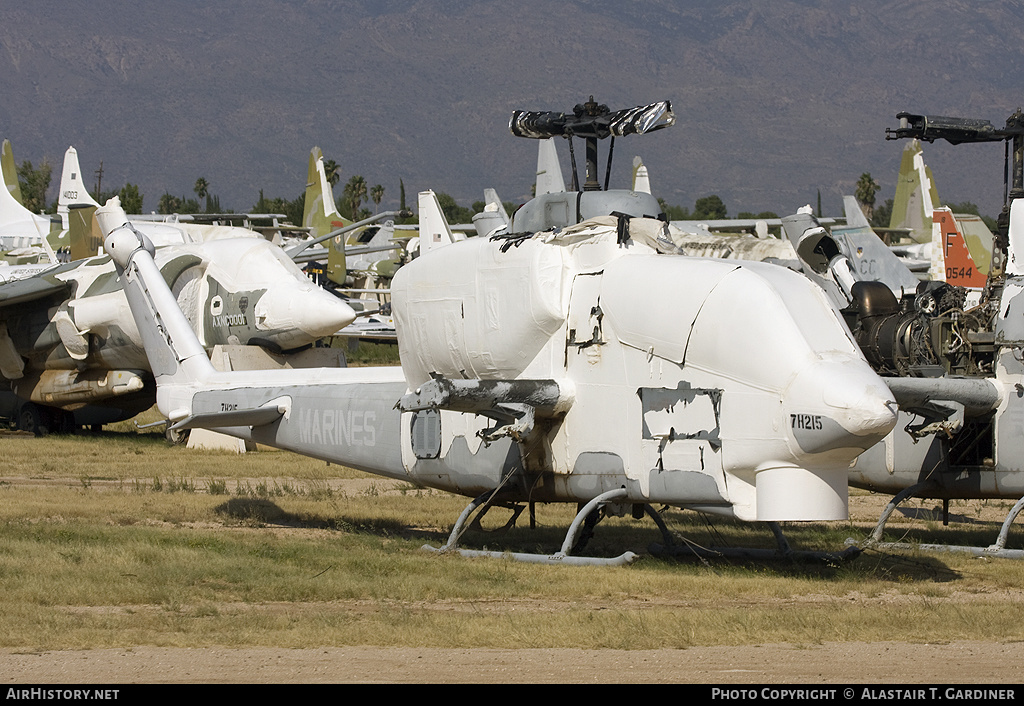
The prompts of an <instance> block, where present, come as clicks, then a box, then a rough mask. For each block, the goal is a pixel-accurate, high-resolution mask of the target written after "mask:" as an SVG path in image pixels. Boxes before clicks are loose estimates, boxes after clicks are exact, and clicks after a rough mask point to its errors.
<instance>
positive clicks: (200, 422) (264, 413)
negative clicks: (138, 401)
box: [170, 400, 288, 430]
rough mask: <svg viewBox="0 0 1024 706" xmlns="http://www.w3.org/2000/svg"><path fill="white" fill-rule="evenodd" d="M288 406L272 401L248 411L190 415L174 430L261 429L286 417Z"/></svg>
mask: <svg viewBox="0 0 1024 706" xmlns="http://www.w3.org/2000/svg"><path fill="white" fill-rule="evenodd" d="M287 409H288V408H287V405H286V404H284V403H283V402H278V401H277V400H272V401H270V402H268V403H267V404H265V405H261V406H259V407H251V408H248V409H230V410H223V411H220V412H205V413H203V412H201V413H198V414H190V415H189V416H187V417H185V418H184V419H182V420H181V421H179V422H176V423H175V424H173V425H172V426H171V427H170V428H171V429H172V430H178V429H213V428H217V429H227V428H230V427H259V426H264V425H265V424H271V423H273V422H276V421H277V420H278V419H280V418H281V417H283V416H284V413H285V412H286V411H287Z"/></svg>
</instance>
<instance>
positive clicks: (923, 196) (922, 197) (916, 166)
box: [889, 140, 939, 243]
mask: <svg viewBox="0 0 1024 706" xmlns="http://www.w3.org/2000/svg"><path fill="white" fill-rule="evenodd" d="M938 205H939V193H938V191H937V190H936V188H935V180H934V179H933V178H932V170H931V169H930V168H929V167H928V166H927V165H926V164H925V163H924V156H923V155H922V154H921V142H920V141H919V140H911V141H910V142H909V143H908V144H907V146H906V147H905V148H904V149H903V157H902V159H901V160H900V176H899V180H898V181H897V182H896V196H895V198H894V199H893V202H892V217H891V219H890V221H889V227H890V228H909V229H910V230H911V236H910V237H912V238H913V239H914V240H915V241H917V242H918V243H927V242H930V241H931V239H932V211H934V210H935V209H936V208H937V207H938Z"/></svg>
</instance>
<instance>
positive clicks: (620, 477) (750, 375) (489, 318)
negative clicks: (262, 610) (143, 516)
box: [98, 204, 896, 563]
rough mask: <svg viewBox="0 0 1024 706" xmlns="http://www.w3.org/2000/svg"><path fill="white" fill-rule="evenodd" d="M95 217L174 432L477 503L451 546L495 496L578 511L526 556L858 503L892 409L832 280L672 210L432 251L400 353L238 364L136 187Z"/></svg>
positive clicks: (407, 311) (399, 277)
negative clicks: (159, 239)
mask: <svg viewBox="0 0 1024 706" xmlns="http://www.w3.org/2000/svg"><path fill="white" fill-rule="evenodd" d="M98 217H99V218H100V219H101V222H102V224H103V230H104V232H105V233H107V234H108V235H107V237H106V239H105V248H106V250H107V252H108V253H110V254H111V256H112V258H113V259H114V261H115V263H116V264H117V267H118V268H119V270H120V273H121V279H122V282H123V286H124V289H125V291H126V293H127V294H128V297H129V301H130V304H131V307H132V312H133V315H134V316H135V317H136V319H137V320H138V324H139V328H140V331H141V332H142V334H143V337H144V339H145V347H146V352H147V355H148V356H149V358H150V362H151V367H152V370H153V372H154V375H155V377H156V380H157V385H158V393H157V401H158V405H159V408H160V410H161V411H162V412H163V413H164V414H165V415H166V416H167V417H168V419H169V423H170V424H172V425H173V427H174V428H179V429H181V428H194V427H202V428H211V429H216V430H218V431H221V432H224V433H227V434H230V435H233V436H237V437H239V438H244V439H251V440H254V441H258V442H260V443H263V444H267V445H270V446H274V447H278V448H283V449H288V450H292V451H295V452H298V453H301V454H304V455H308V456H313V457H315V458H320V459H325V460H328V461H330V462H332V463H338V464H342V465H346V466H349V467H352V468H356V469H360V470H363V471H367V472H370V473H374V474H378V475H382V476H387V477H391V478H398V479H402V480H406V481H409V482H412V483H414V484H416V485H419V486H427V487H433V488H439V489H442V490H445V491H449V492H453V493H458V494H461V495H465V496H468V497H472V498H475V500H473V502H471V503H470V505H469V506H468V507H467V508H466V511H465V512H464V513H463V516H462V517H461V518H460V519H459V521H458V522H457V523H456V526H455V529H454V530H453V532H452V535H451V538H450V539H449V541H448V544H447V545H446V546H445V549H446V550H455V549H457V543H458V537H459V535H460V533H461V531H462V527H463V526H464V525H465V523H466V522H467V521H468V518H469V516H470V514H471V512H472V511H473V510H474V509H476V508H480V510H481V511H485V510H486V508H488V507H490V506H491V505H492V504H499V505H504V506H509V505H515V506H517V507H519V508H520V509H521V507H522V505H523V504H527V503H529V504H532V503H535V502H573V503H578V504H579V505H580V506H582V509H581V510H580V512H579V514H578V515H577V518H576V520H575V521H574V522H573V524H572V526H571V527H570V529H569V532H568V534H567V537H566V540H565V544H563V547H562V551H560V552H559V553H557V554H555V555H553V556H549V557H544V556H538V555H516V556H517V558H521V559H524V560H533V561H550V562H555V563H582V562H593V561H614V562H626V561H629V560H630V559H631V558H632V556H633V555H632V554H631V553H628V552H627V553H626V554H623V555H622V556H621V557H618V558H617V559H614V560H594V559H585V558H583V557H576V556H571V555H570V552H571V549H572V545H573V542H574V540H575V535H576V533H577V532H578V531H579V527H580V525H581V524H582V522H583V520H584V519H585V518H587V517H589V516H591V515H592V514H593V515H594V516H595V517H597V516H599V514H598V513H597V510H598V509H602V510H603V511H604V512H606V513H608V512H614V513H621V512H629V511H632V512H633V513H634V514H635V515H636V516H640V514H642V513H643V512H644V511H645V510H646V511H647V512H649V513H650V514H652V516H653V517H655V518H656V520H657V513H656V512H655V511H654V510H653V508H652V507H651V506H652V505H654V504H666V505H671V506H676V507H683V508H689V509H695V510H703V511H707V512H712V513H717V514H721V515H725V516H731V517H736V518H740V519H743V520H749V521H767V522H778V521H807V520H835V519H842V518H845V517H846V516H847V470H848V467H849V464H850V463H851V462H852V461H853V459H855V458H856V457H857V455H858V454H860V453H861V452H863V451H864V450H865V449H867V448H870V447H872V446H874V445H875V444H876V443H877V442H878V441H880V440H881V439H882V438H883V437H884V436H885V435H886V434H888V433H889V431H890V430H891V429H892V427H893V424H894V423H895V419H896V410H895V402H894V400H893V398H892V395H891V394H890V392H889V390H888V388H887V387H886V386H885V384H884V383H883V382H882V380H881V378H880V377H879V376H878V375H877V374H876V373H875V372H874V371H873V370H871V368H870V367H869V366H868V364H867V362H866V361H865V359H864V357H863V355H862V354H861V352H860V351H859V349H858V348H857V346H856V345H855V344H854V342H853V340H852V339H851V338H850V335H849V332H848V330H847V329H846V328H845V327H844V326H843V324H842V322H841V320H840V318H839V316H838V314H837V312H836V310H835V308H834V307H833V306H832V305H831V304H830V303H829V301H828V300H827V298H826V297H825V295H824V293H823V291H822V290H821V289H820V288H818V287H816V286H815V285H813V284H812V283H811V282H809V281H808V280H807V279H806V278H804V277H803V276H801V275H799V274H797V273H794V272H791V271H788V270H786V269H783V268H780V267H775V266H772V265H766V264H762V263H739V262H735V261H732V262H724V261H716V260H711V259H705V258H688V257H680V256H678V254H676V253H677V252H678V249H677V248H675V246H673V245H672V244H671V243H669V242H667V241H666V240H665V238H664V232H665V229H666V228H667V227H668V226H667V224H665V223H664V222H662V221H658V220H653V219H647V218H632V219H630V218H628V217H624V216H623V217H619V218H616V217H608V216H605V217H602V218H595V219H592V220H586V221H584V222H582V223H579V224H576V225H572V226H569V227H565V228H561V229H555V230H552V231H548V232H540V233H520V234H514V235H509V236H498V237H496V238H469V239H466V240H464V241H461V242H456V243H452V244H450V245H447V246H445V247H443V248H439V249H437V250H433V251H431V252H428V253H426V254H424V255H423V256H421V257H419V258H417V259H416V260H413V261H412V262H411V263H409V264H407V265H405V266H404V267H402V268H401V269H400V270H399V271H398V272H397V273H396V275H395V278H394V281H393V283H392V303H393V311H394V316H395V319H396V323H397V327H398V339H399V349H400V353H401V360H402V365H401V367H391V368H349V369H316V370H310V369H306V370H275V371H262V372H257V371H239V372H227V373H220V372H216V371H214V370H213V368H212V367H211V365H210V362H209V359H208V358H207V356H206V354H205V352H204V351H203V349H202V347H201V346H200V345H199V343H198V342H197V341H196V339H195V335H194V334H193V333H192V330H191V328H190V327H189V326H188V322H187V320H186V319H185V318H184V317H183V316H182V314H181V311H180V309H179V308H178V305H177V303H176V301H175V299H174V297H173V295H172V294H171V293H170V291H169V290H168V288H167V286H166V284H165V282H164V280H163V278H162V277H161V276H160V273H159V271H158V270H157V268H156V267H155V265H154V262H153V258H152V254H151V251H152V248H151V246H150V245H149V244H148V243H146V239H145V237H144V236H142V235H140V234H139V233H138V232H137V231H136V230H135V229H133V228H132V227H131V226H130V224H127V218H126V216H125V215H124V213H123V212H122V211H120V209H119V208H118V207H117V204H108V205H107V206H105V207H104V208H103V209H101V211H100V212H99V213H98ZM666 252H668V253H672V254H664V253H666ZM755 350H756V353H755V352H754V351H755ZM480 506H482V508H481V507H480ZM659 521H660V520H659ZM666 536H667V535H666ZM780 544H781V542H780ZM502 556H504V555H502Z"/></svg>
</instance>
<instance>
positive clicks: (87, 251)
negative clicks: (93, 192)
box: [66, 205, 103, 260]
mask: <svg viewBox="0 0 1024 706" xmlns="http://www.w3.org/2000/svg"><path fill="white" fill-rule="evenodd" d="M97 208H98V207H97V206H88V205H83V206H74V207H72V208H70V209H69V210H68V214H67V222H68V226H67V238H66V241H67V242H66V245H67V247H68V250H69V253H68V254H69V255H70V257H71V259H72V260H82V259H84V258H87V257H95V256H96V255H102V254H103V237H102V235H101V233H100V231H99V226H98V225H97V223H96V217H95V216H96V210H97Z"/></svg>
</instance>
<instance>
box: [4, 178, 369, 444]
mask: <svg viewBox="0 0 1024 706" xmlns="http://www.w3.org/2000/svg"><path fill="white" fill-rule="evenodd" d="M2 195H3V194H0V196H2ZM89 210H90V209H88V208H87V209H73V210H72V214H71V215H72V222H71V225H72V229H71V230H72V231H77V229H78V227H79V226H81V227H82V228H83V229H87V228H89V224H88V223H86V222H85V221H89V222H91V221H92V217H91V216H89V217H88V218H87V219H84V220H78V221H76V214H81V213H85V212H86V211H89ZM152 225H154V224H140V226H139V227H140V229H141V228H143V227H144V226H152ZM228 230H229V231H237V230H240V229H228ZM146 232H156V233H160V234H163V233H164V232H165V231H163V230H162V229H160V230H158V231H152V230H150V229H148V228H147V231H146ZM72 239H73V240H75V241H77V240H78V239H79V236H78V234H77V233H76V234H75V235H74V237H73V238H72ZM81 239H82V240H85V236H84V234H83V235H82V237H81ZM86 249H88V248H86ZM156 258H157V262H158V263H159V268H160V270H161V271H162V273H163V276H164V277H165V278H166V282H167V283H168V284H169V285H170V286H172V287H173V288H174V292H175V297H176V299H177V300H178V301H179V302H180V305H181V307H182V308H184V309H185V310H187V311H188V315H189V319H190V321H191V322H192V328H193V330H194V331H195V333H196V334H197V335H199V336H200V337H201V338H202V345H203V346H204V347H206V348H208V349H211V350H212V349H213V348H214V347H215V346H218V345H220V346H226V347H228V348H226V349H225V350H226V351H234V350H235V348H234V347H235V346H238V345H259V346H261V347H263V348H265V349H267V350H268V351H272V352H273V353H280V352H282V351H285V352H287V351H292V350H295V349H298V348H302V347H304V346H308V345H309V344H311V343H313V342H314V341H316V340H317V339H319V338H322V337H323V336H326V335H329V334H331V333H333V332H335V331H336V330H338V329H339V328H341V327H343V326H345V325H346V324H348V323H351V322H352V321H353V319H354V318H355V312H353V311H352V309H351V308H350V307H349V306H348V305H347V304H345V303H344V302H342V301H341V300H340V299H338V298H337V297H335V296H333V295H331V294H329V293H327V292H325V291H323V290H322V289H321V288H319V287H317V286H316V285H314V284H313V283H312V282H311V281H310V280H309V279H308V278H307V277H306V276H305V275H304V274H303V273H302V271H301V270H300V269H299V268H298V266H296V265H295V263H293V262H292V261H291V260H289V259H288V258H287V257H285V255H284V253H283V252H282V251H281V249H280V248H279V247H277V246H276V245H273V244H272V243H270V242H267V241H266V240H264V239H263V238H261V237H259V236H251V237H244V238H223V239H212V240H210V241H206V242H184V243H178V244H170V245H166V246H164V247H161V248H159V250H158V252H157V255H156ZM142 343H143V342H142V339H141V337H140V335H139V332H138V330H137V329H136V326H135V321H134V319H133V318H132V316H131V312H130V310H129V308H128V303H127V300H126V299H125V296H124V293H123V292H122V291H121V289H120V287H119V286H118V283H117V276H116V273H115V271H114V266H113V263H112V262H111V260H110V258H109V257H108V256H107V255H105V254H103V255H100V256H94V257H91V258H85V259H81V260H77V261H75V262H70V263H64V264H60V265H56V266H51V267H49V268H48V269H46V270H45V271H43V272H39V273H35V274H33V275H32V276H30V277H24V278H22V279H19V280H18V281H13V282H8V283H5V284H0V375H2V377H3V378H5V379H6V380H7V381H9V382H10V386H11V390H12V392H13V393H14V395H16V397H17V400H14V401H12V400H8V398H7V396H6V395H3V396H0V399H2V404H3V406H4V407H5V408H7V407H10V411H9V412H6V411H5V414H7V413H10V414H12V416H13V417H14V418H15V419H16V420H17V423H18V425H19V427H20V428H22V429H26V430H30V431H35V432H39V431H42V430H43V429H46V430H49V431H56V430H68V429H70V428H71V427H72V426H81V425H97V424H106V423H109V422H112V421H117V420H120V419H126V418H129V417H131V416H134V415H135V414H137V413H138V412H140V411H142V410H145V409H148V408H149V407H151V406H152V405H153V401H154V396H155V392H156V391H155V388H154V385H153V381H152V378H151V376H150V375H149V372H148V367H149V362H148V360H147V358H146V354H145V351H144V350H143V345H142ZM244 352H245V353H251V351H244Z"/></svg>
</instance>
